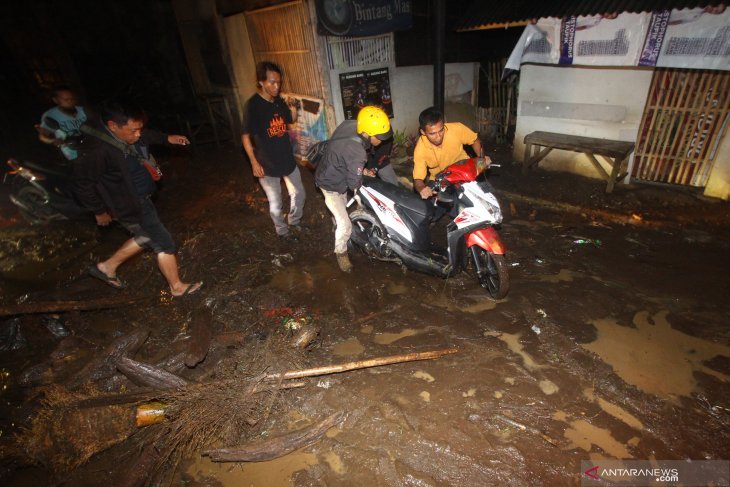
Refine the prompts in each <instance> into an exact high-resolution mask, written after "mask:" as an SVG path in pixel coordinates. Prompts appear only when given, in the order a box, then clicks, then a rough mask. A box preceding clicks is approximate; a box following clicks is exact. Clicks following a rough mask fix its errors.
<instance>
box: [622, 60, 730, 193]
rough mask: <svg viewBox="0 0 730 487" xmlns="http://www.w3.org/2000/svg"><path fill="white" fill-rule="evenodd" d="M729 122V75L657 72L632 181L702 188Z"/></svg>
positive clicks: (711, 72)
mask: <svg viewBox="0 0 730 487" xmlns="http://www.w3.org/2000/svg"><path fill="white" fill-rule="evenodd" d="M728 118H730V72H728V71H710V70H691V69H657V70H656V71H655V72H654V78H653V80H652V85H651V88H650V90H649V98H648V99H647V104H646V107H645V108H644V115H643V119H642V121H641V125H640V128H639V137H638V140H637V144H636V155H635V158H634V165H633V168H632V171H631V177H632V179H635V180H639V181H641V180H644V181H653V182H659V183H667V184H676V185H684V186H694V187H699V188H703V187H705V186H706V184H707V180H708V178H709V175H710V171H711V169H712V165H713V164H714V161H715V156H716V153H717V149H718V146H719V145H720V142H721V141H722V138H723V137H724V136H725V133H726V131H727V125H728Z"/></svg>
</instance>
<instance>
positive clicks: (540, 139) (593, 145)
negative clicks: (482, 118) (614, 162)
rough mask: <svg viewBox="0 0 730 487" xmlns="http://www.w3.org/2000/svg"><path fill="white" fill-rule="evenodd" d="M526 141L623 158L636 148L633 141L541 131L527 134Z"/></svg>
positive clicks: (555, 147)
mask: <svg viewBox="0 0 730 487" xmlns="http://www.w3.org/2000/svg"><path fill="white" fill-rule="evenodd" d="M525 143H530V144H536V145H543V146H550V147H552V148H554V149H562V150H572V151H577V152H592V153H594V154H601V155H607V156H610V157H619V156H620V157H622V158H623V157H624V156H626V155H627V154H629V153H631V151H632V150H633V149H634V143H633V142H626V141H620V140H610V139H599V138H595V137H583V136H579V135H567V134H559V133H554V132H541V131H538V132H532V133H531V134H528V135H526V136H525Z"/></svg>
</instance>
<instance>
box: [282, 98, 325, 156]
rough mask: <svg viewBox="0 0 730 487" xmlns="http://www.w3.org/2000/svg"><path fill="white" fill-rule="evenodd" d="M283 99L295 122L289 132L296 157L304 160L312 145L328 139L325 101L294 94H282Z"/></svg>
mask: <svg viewBox="0 0 730 487" xmlns="http://www.w3.org/2000/svg"><path fill="white" fill-rule="evenodd" d="M281 97H282V98H283V99H284V101H285V102H286V104H287V105H288V106H289V109H290V110H291V112H292V118H293V120H294V124H293V127H292V129H291V130H290V131H289V137H290V138H291V143H292V147H293V148H294V156H295V157H298V158H301V159H303V158H304V157H305V155H306V154H307V151H308V150H309V148H310V147H311V146H312V145H314V144H316V143H317V142H321V141H323V140H326V139H327V138H328V137H327V120H326V118H325V112H324V100H322V99H321V98H313V97H311V96H304V95H296V94H293V93H282V94H281Z"/></svg>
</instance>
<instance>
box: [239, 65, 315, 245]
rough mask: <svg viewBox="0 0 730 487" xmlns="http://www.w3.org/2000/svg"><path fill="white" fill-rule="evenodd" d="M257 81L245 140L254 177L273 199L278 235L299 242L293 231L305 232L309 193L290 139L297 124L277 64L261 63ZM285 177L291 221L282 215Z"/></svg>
mask: <svg viewBox="0 0 730 487" xmlns="http://www.w3.org/2000/svg"><path fill="white" fill-rule="evenodd" d="M256 80H257V83H258V86H259V92H258V93H257V94H255V95H253V96H252V97H251V98H250V99H249V101H248V105H247V107H246V121H245V123H244V127H243V134H242V135H241V140H242V142H243V148H244V150H245V151H246V154H247V155H248V158H249V160H250V161H251V169H252V170H253V175H254V176H255V177H257V178H258V179H259V182H260V183H261V187H262V188H263V189H264V192H265V193H266V198H267V199H268V200H269V215H271V219H272V220H273V222H274V227H275V229H276V234H277V235H278V236H279V238H282V239H285V240H290V241H296V240H297V237H296V236H295V235H293V234H292V233H291V232H290V231H289V229H290V228H292V229H294V230H295V232H297V233H298V232H299V231H300V230H301V226H300V222H301V219H302V214H303V210H304V201H305V199H306V193H305V191H304V186H303V185H302V176H301V173H300V172H299V168H298V167H297V163H296V161H295V160H294V153H293V151H292V145H291V140H290V139H289V128H291V125H292V124H293V122H294V121H293V119H292V114H291V110H290V109H289V107H288V106H287V104H286V103H285V102H284V100H283V99H282V98H281V97H280V96H279V92H280V91H281V69H279V66H277V65H276V64H274V63H271V62H266V61H264V62H261V63H259V64H258V65H257V66H256ZM282 178H283V179H284V183H285V184H286V189H287V191H289V198H290V200H291V203H290V206H289V214H288V217H287V220H288V221H287V220H285V219H284V214H283V212H282V206H283V205H282V199H281V179H282ZM287 223H288V224H287Z"/></svg>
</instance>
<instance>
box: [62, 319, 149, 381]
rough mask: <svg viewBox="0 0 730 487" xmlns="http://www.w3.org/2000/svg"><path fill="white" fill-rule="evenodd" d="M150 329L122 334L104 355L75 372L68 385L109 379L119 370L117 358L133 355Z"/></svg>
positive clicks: (107, 348) (145, 338)
mask: <svg viewBox="0 0 730 487" xmlns="http://www.w3.org/2000/svg"><path fill="white" fill-rule="evenodd" d="M149 334H150V331H149V330H148V329H146V328H140V329H139V330H136V331H134V332H132V333H129V334H127V335H124V336H121V337H119V338H117V339H116V340H114V341H113V342H112V343H111V344H110V345H109V346H108V347H106V349H105V350H104V353H103V355H101V356H98V357H96V358H94V359H93V360H91V362H89V363H88V364H86V365H85V366H84V368H82V369H81V370H80V371H79V372H77V373H76V374H74V376H73V377H71V379H70V380H69V382H68V387H69V388H71V389H74V388H76V387H79V386H80V385H81V384H83V383H85V382H87V381H89V380H100V379H108V378H109V377H112V376H113V375H114V374H115V373H116V371H117V365H116V360H117V358H119V357H121V356H125V355H133V354H134V353H136V352H137V350H139V349H140V348H141V347H142V344H143V343H144V342H145V340H147V337H148V336H149Z"/></svg>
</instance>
